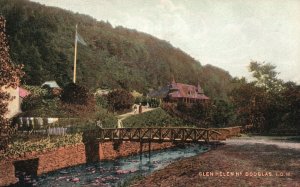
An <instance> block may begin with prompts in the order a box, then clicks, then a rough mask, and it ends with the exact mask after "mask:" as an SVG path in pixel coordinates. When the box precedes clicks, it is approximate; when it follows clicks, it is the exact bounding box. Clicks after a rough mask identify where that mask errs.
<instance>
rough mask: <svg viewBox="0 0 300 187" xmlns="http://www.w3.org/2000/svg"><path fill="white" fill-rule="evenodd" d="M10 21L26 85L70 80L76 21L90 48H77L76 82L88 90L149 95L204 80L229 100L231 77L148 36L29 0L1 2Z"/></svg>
mask: <svg viewBox="0 0 300 187" xmlns="http://www.w3.org/2000/svg"><path fill="white" fill-rule="evenodd" d="M0 14H2V15H3V16H5V18H6V19H7V34H8V35H9V38H8V40H9V45H10V47H11V51H10V55H11V58H12V60H13V62H14V63H16V64H24V71H25V73H26V76H25V77H24V78H23V79H22V82H23V83H24V84H29V85H40V84H41V83H43V82H44V81H48V80H56V81H57V82H58V83H59V84H60V85H62V86H64V85H66V84H68V83H69V82H71V79H72V71H73V63H72V62H73V55H74V49H73V45H74V34H75V25H76V24H78V32H79V33H80V35H81V36H82V37H83V38H84V39H85V41H86V42H87V44H88V46H83V45H79V46H78V64H77V66H78V69H77V73H78V77H77V80H78V83H79V84H84V86H86V87H87V88H89V89H96V88H100V87H101V88H110V89H116V88H122V89H126V90H129V91H132V90H137V91H139V92H142V93H147V92H148V89H150V88H153V89H156V88H158V87H159V86H164V85H166V84H167V83H168V82H170V80H171V78H172V77H173V76H174V77H175V79H176V81H178V82H182V83H189V84H194V85H197V84H198V83H200V84H201V85H202V86H203V87H204V90H205V92H206V94H207V95H209V96H210V97H216V98H223V99H226V98H227V90H228V88H229V87H230V86H229V84H230V80H231V76H230V75H229V73H228V72H226V71H224V70H222V69H220V68H217V67H214V66H212V65H206V66H202V65H201V64H200V62H199V61H197V60H195V59H193V58H192V57H191V56H189V55H188V54H186V53H185V52H183V51H182V50H180V49H178V48H175V47H173V46H172V45H171V44H170V43H169V42H167V41H164V40H160V39H157V38H155V37H153V36H151V35H149V34H146V33H141V32H138V31H136V30H132V29H127V28H124V27H122V26H118V27H115V28H114V27H112V26H111V24H110V23H109V22H104V21H96V20H95V19H93V18H91V17H89V16H86V15H81V14H77V13H76V14H75V13H72V12H70V11H66V10H62V9H59V8H54V7H46V6H44V5H40V4H38V3H33V2H29V1H27V0H2V1H0Z"/></svg>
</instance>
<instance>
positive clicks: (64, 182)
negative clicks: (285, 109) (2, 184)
mask: <svg viewBox="0 0 300 187" xmlns="http://www.w3.org/2000/svg"><path fill="white" fill-rule="evenodd" d="M208 149H209V147H207V146H200V145H187V146H185V147H181V148H180V147H175V148H171V149H165V150H160V151H152V152H151V156H150V158H149V155H148V152H146V153H144V154H143V155H142V156H140V155H134V156H128V157H125V158H119V159H116V160H113V161H100V162H97V163H92V164H83V165H79V166H74V167H69V168H66V169H61V170H56V171H54V172H51V173H47V174H44V175H42V176H39V177H32V176H26V174H25V173H19V177H20V183H19V184H17V185H14V186H63V187H68V186H122V185H123V184H124V183H126V182H128V181H130V180H132V179H133V178H136V177H138V176H142V175H147V174H149V173H151V172H153V171H155V170H158V169H162V168H163V167H165V166H167V165H168V164H170V163H171V162H174V161H176V160H178V159H181V158H186V157H191V156H195V155H198V154H200V153H203V152H205V151H207V150H208Z"/></svg>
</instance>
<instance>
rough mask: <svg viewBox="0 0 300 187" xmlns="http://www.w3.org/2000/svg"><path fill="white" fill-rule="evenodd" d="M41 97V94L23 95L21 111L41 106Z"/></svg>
mask: <svg viewBox="0 0 300 187" xmlns="http://www.w3.org/2000/svg"><path fill="white" fill-rule="evenodd" d="M42 105H43V98H42V97H41V96H36V95H29V96H27V97H25V98H24V99H23V101H22V104H21V109H22V111H29V110H35V109H37V108H40V107H42Z"/></svg>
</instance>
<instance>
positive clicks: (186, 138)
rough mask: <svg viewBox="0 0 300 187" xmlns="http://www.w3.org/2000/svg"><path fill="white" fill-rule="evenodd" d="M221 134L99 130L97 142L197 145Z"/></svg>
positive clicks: (190, 130) (186, 130)
mask: <svg viewBox="0 0 300 187" xmlns="http://www.w3.org/2000/svg"><path fill="white" fill-rule="evenodd" d="M220 135H221V133H220V132H218V131H216V130H212V129H207V128H182V127H178V128H176V127H172V128H169V127H163V128H111V129H110V128H105V129H103V128H100V129H99V131H98V132H97V135H96V136H97V140H98V141H100V142H105V141H138V142H182V143H197V142H199V143H200V142H209V141H211V140H217V138H216V137H218V136H220Z"/></svg>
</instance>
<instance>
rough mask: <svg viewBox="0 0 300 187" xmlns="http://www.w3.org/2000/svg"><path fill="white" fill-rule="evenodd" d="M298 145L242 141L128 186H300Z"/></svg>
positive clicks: (253, 139)
mask: <svg viewBox="0 0 300 187" xmlns="http://www.w3.org/2000/svg"><path fill="white" fill-rule="evenodd" d="M299 155H300V143H296V142H292V141H288V140H282V139H281V140H278V139H276V138H274V137H273V138H270V137H260V138H259V137H243V138H238V139H231V140H227V141H226V144H225V145H223V146H219V147H218V148H217V149H214V150H211V151H209V152H207V153H204V154H201V155H198V156H195V157H191V158H187V159H184V160H181V161H178V162H176V163H173V164H170V165H169V166H167V167H166V168H164V169H163V170H159V171H156V172H154V173H152V174H151V175H149V176H147V177H146V178H144V179H142V180H140V181H136V182H135V183H134V184H132V185H131V186H149V187H150V186H151V187H153V186H187V187H189V186H300V178H299V176H300V157H299Z"/></svg>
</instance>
